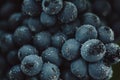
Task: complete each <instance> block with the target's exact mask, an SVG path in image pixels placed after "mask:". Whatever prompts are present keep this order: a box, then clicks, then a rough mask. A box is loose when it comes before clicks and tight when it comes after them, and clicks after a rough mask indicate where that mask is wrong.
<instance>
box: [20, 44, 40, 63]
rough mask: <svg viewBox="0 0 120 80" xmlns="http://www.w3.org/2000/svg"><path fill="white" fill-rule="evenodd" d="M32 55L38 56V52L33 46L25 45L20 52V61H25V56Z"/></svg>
mask: <svg viewBox="0 0 120 80" xmlns="http://www.w3.org/2000/svg"><path fill="white" fill-rule="evenodd" d="M32 54H38V51H37V49H36V48H35V47H33V46H32V45H23V46H22V47H21V48H20V49H19V50H18V58H19V60H21V61H22V60H23V58H24V57H25V56H28V55H32Z"/></svg>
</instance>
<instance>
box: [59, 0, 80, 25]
mask: <svg viewBox="0 0 120 80" xmlns="http://www.w3.org/2000/svg"><path fill="white" fill-rule="evenodd" d="M77 15H78V12H77V8H76V6H75V5H74V4H73V3H72V2H67V1H64V8H63V10H62V11H61V12H60V14H59V15H58V18H59V20H60V21H61V22H62V23H69V22H72V21H74V20H75V19H76V18H77Z"/></svg>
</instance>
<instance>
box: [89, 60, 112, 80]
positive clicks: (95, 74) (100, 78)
mask: <svg viewBox="0 0 120 80" xmlns="http://www.w3.org/2000/svg"><path fill="white" fill-rule="evenodd" d="M110 70H111V67H108V66H106V65H105V64H104V63H103V62H102V61H100V62H97V63H90V64H89V65H88V72H89V75H90V76H91V77H92V78H93V79H97V80H104V79H105V78H106V77H107V76H108V74H109V72H110Z"/></svg>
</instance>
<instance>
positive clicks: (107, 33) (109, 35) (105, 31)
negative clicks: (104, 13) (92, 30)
mask: <svg viewBox="0 0 120 80" xmlns="http://www.w3.org/2000/svg"><path fill="white" fill-rule="evenodd" d="M98 33H99V39H100V40H101V41H102V42H104V43H109V42H112V41H114V32H113V30H112V29H111V28H110V27H106V26H101V27H100V28H99V29H98Z"/></svg>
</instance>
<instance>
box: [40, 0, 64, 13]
mask: <svg viewBox="0 0 120 80" xmlns="http://www.w3.org/2000/svg"><path fill="white" fill-rule="evenodd" d="M62 8H63V0H42V9H43V11H44V12H45V13H47V14H49V15H55V14H58V13H59V12H60V11H61V9H62Z"/></svg>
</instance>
